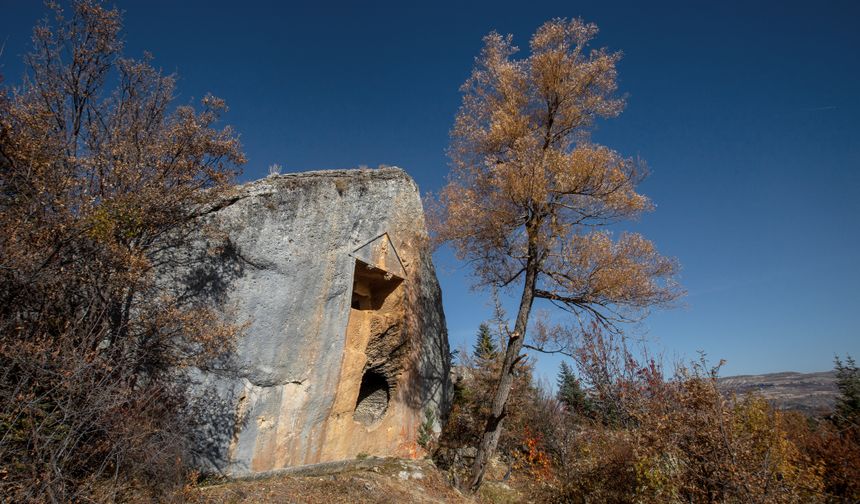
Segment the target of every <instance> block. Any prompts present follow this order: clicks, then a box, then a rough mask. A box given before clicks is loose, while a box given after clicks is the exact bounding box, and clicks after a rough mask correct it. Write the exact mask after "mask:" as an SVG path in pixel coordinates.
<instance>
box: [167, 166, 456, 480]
mask: <svg viewBox="0 0 860 504" xmlns="http://www.w3.org/2000/svg"><path fill="white" fill-rule="evenodd" d="M204 228H205V229H207V230H209V231H205V232H204V231H200V232H199V236H198V238H197V239H196V240H195V241H194V245H190V246H189V250H188V251H186V252H185V253H186V260H185V261H184V264H185V265H186V266H185V267H182V268H179V269H175V270H173V272H172V273H171V275H170V276H171V278H170V282H172V284H173V285H177V286H179V287H180V288H181V289H182V290H183V291H184V292H185V294H184V295H187V293H188V292H191V293H192V294H193V295H194V296H196V297H197V299H203V300H206V302H210V303H215V304H217V305H218V306H220V307H221V308H222V311H223V313H224V316H225V317H226V318H227V320H229V321H231V322H235V323H237V324H239V325H241V326H243V329H242V335H241V337H240V338H239V340H238V344H237V350H236V353H235V355H233V356H232V357H231V358H230V359H229V363H227V364H225V367H224V369H220V370H205V371H200V372H198V373H195V375H194V377H193V378H194V381H195V383H196V384H195V390H196V391H197V392H198V393H199V394H198V395H199V400H200V401H201V402H202V403H203V405H204V406H205V408H203V410H205V411H206V413H205V414H204V413H201V417H202V418H201V419H200V424H201V427H200V433H201V435H200V441H199V446H198V449H199V451H200V453H201V456H202V458H203V459H204V460H205V462H206V463H207V465H209V466H210V467H214V468H217V469H218V470H220V471H224V472H225V473H227V474H231V475H245V474H253V473H260V472H266V471H271V470H277V469H279V468H283V467H288V466H295V465H304V464H313V463H318V462H326V461H332V460H341V459H349V458H354V457H356V456H357V455H359V454H361V453H367V454H371V455H392V456H399V457H416V456H419V455H421V454H422V451H421V448H420V447H419V446H418V445H417V443H416V438H417V434H418V430H419V426H420V425H421V424H422V422H424V421H425V412H426V411H428V410H429V411H432V412H433V413H434V416H435V418H437V419H438V418H440V417H441V416H443V415H444V413H445V405H446V403H447V400H448V397H449V392H450V381H449V377H448V376H449V373H448V371H449V369H448V368H449V351H448V340H447V335H446V331H445V319H444V314H443V312H442V300H441V292H440V290H439V285H438V283H437V280H436V275H435V272H434V269H433V264H432V262H431V257H430V251H429V249H428V243H427V233H426V230H425V225H424V214H423V209H422V206H421V199H420V195H419V192H418V188H417V186H416V185H415V183H414V182H413V181H412V179H411V178H410V177H409V176H408V175H407V174H406V173H405V172H404V171H402V170H400V169H398V168H382V169H377V170H338V171H315V172H306V173H297V174H288V175H280V176H272V177H269V178H266V179H263V180H259V181H256V182H252V183H249V184H246V185H244V186H240V187H238V188H237V189H236V191H235V192H234V193H233V194H231V195H230V197H229V198H228V199H227V200H225V201H224V202H223V203H222V204H221V205H220V206H219V209H218V210H217V211H214V212H212V213H210V214H209V215H208V216H207V217H206V219H205V222H203V223H201V229H204ZM215 242H218V243H220V245H219V246H218V247H213V243H215ZM213 249H214V250H217V252H215V253H213V252H212V250H213ZM435 428H437V429H438V425H437V426H435Z"/></svg>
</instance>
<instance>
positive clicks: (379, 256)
mask: <svg viewBox="0 0 860 504" xmlns="http://www.w3.org/2000/svg"><path fill="white" fill-rule="evenodd" d="M350 255H351V256H353V257H355V258H356V259H358V260H359V261H361V262H363V263H365V264H368V265H370V266H374V267H376V268H379V269H381V270H384V271H386V272H388V273H391V274H392V275H395V276H397V277H400V278H406V267H404V266H403V261H401V260H400V256H399V255H398V254H397V249H396V248H394V243H392V242H391V238H390V237H389V236H388V233H382V234H381V235H379V236H377V237H376V238H374V239H372V240H370V241H369V242H367V243H365V244H364V245H362V246H361V247H358V248H357V249H355V250H354V251H353V252H352V254H350Z"/></svg>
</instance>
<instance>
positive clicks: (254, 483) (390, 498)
mask: <svg viewBox="0 0 860 504" xmlns="http://www.w3.org/2000/svg"><path fill="white" fill-rule="evenodd" d="M187 492H188V494H187V495H186V497H187V498H188V500H189V501H191V502H196V503H207V504H208V503H219V504H220V503H258V502H273V503H290V504H299V503H326V504H334V503H362V504H364V503H424V504H432V503H464V504H485V503H500V504H501V503H509V502H510V503H513V502H525V501H526V499H523V497H522V495H521V494H520V493H519V492H518V491H517V490H515V489H514V488H512V487H511V486H509V485H508V484H507V483H503V482H499V481H489V482H486V483H485V484H484V486H483V488H482V489H481V493H480V494H479V495H478V496H475V497H470V496H465V495H463V494H461V493H460V492H458V491H457V490H455V489H453V488H452V487H451V486H450V485H449V484H448V483H447V481H446V478H445V475H444V474H443V473H442V472H441V471H440V470H438V469H437V468H436V467H435V466H434V465H433V463H432V462H431V461H429V460H402V459H395V458H375V457H369V458H365V459H361V460H353V461H345V462H336V463H329V464H318V465H316V466H309V467H303V468H296V469H293V470H290V471H288V472H284V473H281V474H270V475H268V476H264V477H260V478H255V479H244V480H236V481H227V482H211V483H209V484H206V483H204V484H201V485H200V486H198V487H195V488H192V489H190V490H187Z"/></svg>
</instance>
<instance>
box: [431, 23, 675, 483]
mask: <svg viewBox="0 0 860 504" xmlns="http://www.w3.org/2000/svg"><path fill="white" fill-rule="evenodd" d="M596 34H597V27H596V26H595V25H593V24H586V23H584V22H582V21H581V20H578V19H575V20H572V21H567V20H564V19H555V20H552V21H549V22H547V23H545V24H544V25H543V26H541V27H540V28H539V29H538V30H537V32H536V33H535V34H534V36H533V37H532V39H531V43H530V54H529V56H527V57H525V58H522V59H515V58H514V56H515V54H516V52H517V48H516V47H514V46H513V45H512V37H511V36H510V35H508V36H502V35H499V34H498V33H491V34H489V35H487V36H486V37H485V38H484V48H483V50H482V52H481V54H480V56H479V57H478V58H477V60H476V63H475V68H474V70H473V71H472V74H471V77H470V78H469V79H468V80H467V81H466V83H465V84H464V85H463V86H462V88H461V89H462V92H463V103H462V105H461V107H460V110H459V112H458V114H457V118H456V121H455V124H454V128H453V130H452V133H451V136H452V143H451V147H450V151H449V154H450V157H451V161H452V172H451V174H450V177H449V180H448V184H447V185H446V186H445V187H444V188H443V189H442V191H441V193H440V194H439V195H438V199H437V200H436V201H435V202H431V205H430V206H431V207H432V208H433V210H432V212H431V213H432V219H431V221H432V228H433V230H434V233H435V237H436V238H437V240H438V241H439V242H447V243H450V244H451V245H452V246H453V248H454V250H455V251H456V253H457V255H458V257H459V258H460V259H461V260H467V261H469V262H470V264H471V265H472V266H473V267H474V271H475V273H476V277H477V280H478V284H479V285H481V286H488V287H512V286H514V285H519V286H521V294H520V303H519V309H518V311H517V314H516V319H515V323H514V326H513V328H512V329H511V330H509V331H508V340H507V347H506V349H505V357H504V362H503V365H502V369H501V373H500V375H499V379H498V385H497V389H496V392H495V396H494V398H493V404H492V408H491V413H490V415H489V418H488V419H487V423H486V427H485V430H484V435H483V438H482V441H481V444H480V446H479V449H478V455H477V457H476V459H475V463H474V466H473V468H472V477H471V481H470V483H469V488H470V489H471V490H472V491H475V490H477V489H478V487H479V486H480V484H481V481H482V478H483V474H484V470H485V468H486V464H487V461H488V460H489V458H490V456H491V455H492V454H493V452H494V450H495V448H496V445H497V443H498V439H499V434H500V428H501V424H502V421H503V419H504V417H505V405H506V404H507V402H508V398H509V394H510V390H511V384H512V380H513V371H514V369H515V366H516V364H517V362H518V361H519V360H520V359H521V358H522V353H521V352H522V349H523V345H524V339H525V336H526V329H527V326H528V322H529V316H530V313H531V309H532V305H533V303H534V300H535V299H544V300H547V301H548V302H550V303H552V304H554V305H555V306H558V307H559V308H561V309H563V310H566V311H568V312H570V313H571V314H573V315H574V316H575V317H576V318H577V320H579V321H580V322H581V323H582V324H585V325H587V324H589V323H590V322H591V321H596V322H598V323H599V324H601V325H603V326H605V327H607V328H611V329H615V330H617V329H618V328H619V327H620V326H619V325H618V324H619V323H622V322H627V321H631V320H636V319H638V318H639V317H640V316H642V315H643V314H644V313H645V311H646V310H647V308H648V307H651V306H654V305H662V304H666V303H668V302H670V301H672V300H674V299H675V298H676V297H677V296H678V295H680V289H679V288H678V287H677V285H676V284H675V283H674V281H673V276H674V274H675V273H676V270H677V265H676V263H675V261H673V260H671V259H668V258H665V257H663V256H661V255H660V254H659V253H658V252H657V251H656V249H655V247H654V245H653V244H652V243H651V242H650V241H648V240H646V239H645V238H643V237H642V236H640V235H638V234H632V233H625V234H621V235H620V236H619V237H617V239H613V237H612V236H611V234H610V232H609V231H607V226H608V225H611V224H615V223H617V222H619V221H623V220H625V219H630V218H634V217H636V216H637V215H639V214H641V213H642V212H645V211H648V210H651V208H652V205H651V203H650V201H649V200H648V198H646V197H645V196H643V195H641V194H639V193H637V192H636V185H637V183H638V182H639V181H640V180H641V179H642V177H643V176H644V168H643V166H642V164H641V163H637V162H634V161H632V160H631V159H628V158H625V157H623V156H621V155H620V154H618V153H617V152H615V151H613V150H611V149H609V148H607V147H604V146H601V145H597V144H595V143H593V142H591V141H590V139H589V133H590V131H591V129H592V127H593V125H594V122H595V120H596V119H598V118H601V117H602V118H609V117H614V116H617V115H618V114H619V113H620V112H621V110H622V109H623V107H624V99H623V98H620V97H618V96H616V63H617V62H618V60H619V59H620V57H621V56H620V54H619V53H612V52H608V51H607V50H605V49H589V47H588V44H589V42H590V41H591V40H592V39H593V38H594V36H595V35H596Z"/></svg>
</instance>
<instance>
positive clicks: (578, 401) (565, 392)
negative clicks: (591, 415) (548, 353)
mask: <svg viewBox="0 0 860 504" xmlns="http://www.w3.org/2000/svg"><path fill="white" fill-rule="evenodd" d="M556 383H557V384H558V392H557V393H556V399H558V400H559V402H561V403H562V404H564V406H565V408H567V410H568V411H570V412H576V413H580V414H587V413H588V412H589V411H591V403H590V401H589V400H588V396H586V395H585V391H584V390H582V386H580V384H579V380H578V379H577V378H576V376H575V375H574V374H573V370H572V369H570V366H568V365H567V363H566V362H564V361H562V362H561V368H560V369H559V371H558V381H557V382H556Z"/></svg>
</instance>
